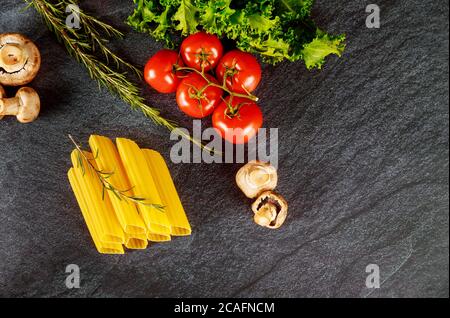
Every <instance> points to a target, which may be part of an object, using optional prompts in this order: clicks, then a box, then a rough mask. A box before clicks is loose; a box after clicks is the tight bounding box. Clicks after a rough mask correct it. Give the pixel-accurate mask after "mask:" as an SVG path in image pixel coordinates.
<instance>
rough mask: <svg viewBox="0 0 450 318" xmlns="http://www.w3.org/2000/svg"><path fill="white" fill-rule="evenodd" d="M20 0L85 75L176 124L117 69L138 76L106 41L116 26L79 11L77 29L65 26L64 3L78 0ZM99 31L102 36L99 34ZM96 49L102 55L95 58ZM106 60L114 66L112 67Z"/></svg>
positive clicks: (157, 120)
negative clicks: (50, 32) (33, 9)
mask: <svg viewBox="0 0 450 318" xmlns="http://www.w3.org/2000/svg"><path fill="white" fill-rule="evenodd" d="M24 1H25V2H27V3H28V5H27V8H28V7H34V8H35V9H36V11H37V12H38V13H39V14H40V15H41V16H42V18H43V20H44V21H45V23H46V24H47V26H48V28H49V29H50V30H51V31H52V32H53V33H54V34H55V35H56V37H57V39H58V40H59V41H60V42H61V43H62V44H64V46H65V48H66V50H67V52H68V53H69V54H70V55H71V56H72V57H74V58H75V59H76V60H77V61H78V62H79V63H81V64H82V65H84V66H85V67H86V69H87V71H88V73H89V76H90V77H91V78H92V79H94V80H96V81H97V83H98V85H99V87H105V88H107V89H108V90H109V91H110V92H111V93H112V94H114V95H116V96H118V97H119V98H120V99H122V100H123V101H124V102H126V103H127V104H129V105H130V106H131V108H132V109H134V110H140V111H141V112H142V113H143V114H144V115H145V116H146V117H148V118H150V119H151V120H153V122H154V123H155V124H157V125H160V126H164V127H166V128H167V129H169V130H170V131H173V130H175V129H176V128H178V125H177V124H176V123H175V122H174V121H172V120H168V119H165V118H164V117H162V116H161V114H160V111H159V110H158V109H156V108H153V107H151V106H149V105H147V104H146V102H145V99H144V98H143V97H142V96H141V91H140V89H139V87H138V86H137V85H136V84H134V83H133V82H131V81H130V80H129V79H128V78H127V74H126V73H124V72H121V71H120V69H123V68H125V69H131V70H132V71H133V72H134V73H136V74H137V75H138V76H139V77H142V73H141V71H140V70H138V69H137V68H136V67H134V66H133V65H131V64H130V63H128V62H126V61H124V60H123V59H122V58H120V57H119V56H117V55H116V54H115V53H113V52H112V51H111V50H110V49H109V48H108V46H107V45H106V43H107V39H108V38H111V37H118V38H121V37H122V36H123V34H122V33H121V32H120V31H119V30H117V29H115V28H114V27H113V26H111V25H109V24H107V23H105V22H102V21H100V20H99V19H97V18H95V17H93V16H91V15H89V14H86V13H84V12H79V18H80V29H71V28H68V27H67V26H66V17H67V14H66V12H65V10H66V7H67V6H68V5H74V4H75V5H76V4H77V3H78V1H75V0H58V1H51V0H24ZM102 34H104V35H105V36H106V38H104V37H102ZM99 52H100V53H101V54H100V55H101V56H102V58H103V59H101V58H99V54H98V53H99ZM110 62H112V63H113V64H114V66H115V67H112V66H111V65H110ZM178 133H179V134H180V135H181V136H182V137H184V138H186V139H188V140H190V141H191V142H192V143H194V144H195V145H197V146H199V147H200V148H202V149H204V150H205V151H208V152H209V153H214V152H215V151H214V150H212V149H210V148H208V147H206V146H204V145H203V144H202V143H201V141H199V140H197V139H195V138H193V137H192V136H190V135H189V134H187V133H185V132H184V130H182V129H180V130H179V131H178Z"/></svg>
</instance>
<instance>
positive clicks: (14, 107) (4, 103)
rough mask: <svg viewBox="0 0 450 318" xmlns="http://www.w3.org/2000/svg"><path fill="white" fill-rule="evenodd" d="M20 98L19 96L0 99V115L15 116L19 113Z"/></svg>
mask: <svg viewBox="0 0 450 318" xmlns="http://www.w3.org/2000/svg"><path fill="white" fill-rule="evenodd" d="M19 107H20V99H19V97H13V98H2V99H0V117H3V116H8V115H11V116H17V114H18V113H19Z"/></svg>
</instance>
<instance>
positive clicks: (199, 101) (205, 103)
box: [177, 73, 223, 118]
mask: <svg viewBox="0 0 450 318" xmlns="http://www.w3.org/2000/svg"><path fill="white" fill-rule="evenodd" d="M206 76H207V77H208V79H209V80H210V81H211V82H213V83H216V84H217V81H216V79H215V78H214V77H212V76H211V75H209V74H206ZM207 85H208V82H207V81H206V80H205V79H204V78H203V77H202V76H201V75H199V74H197V73H191V74H189V75H188V76H187V77H186V78H185V79H183V80H182V81H181V83H180V85H179V86H178V90H177V103H178V106H179V107H180V109H181V110H182V111H183V112H184V113H185V114H187V115H189V116H191V117H194V118H204V117H206V116H209V115H211V114H212V112H213V111H214V108H215V107H216V106H217V105H219V103H220V102H221V100H222V99H221V98H222V95H223V91H222V89H220V88H218V87H214V86H210V87H208V88H206V89H204V88H205V87H206V86H207ZM203 89H204V91H203V92H202V90H203Z"/></svg>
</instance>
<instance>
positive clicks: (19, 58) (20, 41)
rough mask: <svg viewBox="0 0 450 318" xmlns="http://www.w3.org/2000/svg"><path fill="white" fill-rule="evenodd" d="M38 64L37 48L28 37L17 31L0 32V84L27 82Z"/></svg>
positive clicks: (13, 84)
mask: <svg viewBox="0 0 450 318" xmlns="http://www.w3.org/2000/svg"><path fill="white" fill-rule="evenodd" d="M40 66H41V55H40V53H39V49H38V48H37V47H36V45H35V44H34V43H33V42H32V41H31V40H30V39H28V38H27V37H25V36H23V35H21V34H18V33H4V34H0V84H3V85H6V86H21V85H25V84H28V83H29V82H31V81H32V80H33V79H34V78H35V77H36V75H37V73H38V71H39V68H40Z"/></svg>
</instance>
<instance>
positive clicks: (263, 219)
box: [252, 191, 288, 229]
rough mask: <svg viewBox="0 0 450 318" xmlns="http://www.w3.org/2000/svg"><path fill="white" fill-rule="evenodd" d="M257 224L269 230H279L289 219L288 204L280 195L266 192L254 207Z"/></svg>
mask: <svg viewBox="0 0 450 318" xmlns="http://www.w3.org/2000/svg"><path fill="white" fill-rule="evenodd" d="M252 210H253V213H255V215H254V220H255V223H256V224H259V225H261V226H264V227H267V228H269V229H278V228H279V227H280V226H282V225H283V223H284V221H285V220H286V217H287V211H288V204H287V202H286V200H285V199H284V198H283V197H282V196H281V195H279V194H278V193H275V192H272V191H266V192H263V193H261V195H260V196H259V197H258V199H256V201H255V202H254V203H253V205H252Z"/></svg>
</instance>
